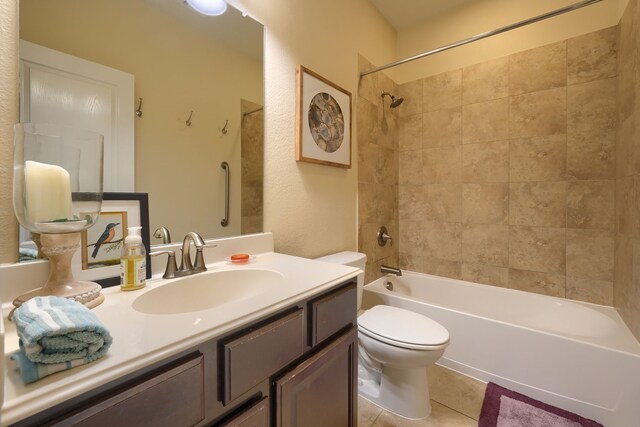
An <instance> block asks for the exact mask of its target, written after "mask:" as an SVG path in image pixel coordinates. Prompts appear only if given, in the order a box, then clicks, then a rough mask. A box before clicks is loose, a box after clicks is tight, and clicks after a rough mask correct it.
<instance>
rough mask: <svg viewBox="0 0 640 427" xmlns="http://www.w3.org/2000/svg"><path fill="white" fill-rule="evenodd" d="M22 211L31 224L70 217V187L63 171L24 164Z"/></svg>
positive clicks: (66, 174)
mask: <svg viewBox="0 0 640 427" xmlns="http://www.w3.org/2000/svg"><path fill="white" fill-rule="evenodd" d="M24 186H25V197H26V200H25V208H26V214H27V217H28V218H29V219H30V222H33V223H35V222H45V221H54V220H57V219H63V218H70V217H71V184H70V179H69V172H67V171H66V170H65V169H64V168H61V167H60V166H56V165H49V164H46V163H39V162H34V161H31V160H27V161H26V162H25V166H24Z"/></svg>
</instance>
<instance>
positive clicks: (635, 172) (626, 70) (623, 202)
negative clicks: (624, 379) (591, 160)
mask: <svg viewBox="0 0 640 427" xmlns="http://www.w3.org/2000/svg"><path fill="white" fill-rule="evenodd" d="M639 9H640V7H638V1H637V0H630V1H629V4H628V6H627V9H626V10H625V13H624V14H623V16H622V20H621V21H620V25H619V26H618V30H619V57H618V70H619V85H618V105H619V108H618V143H617V145H616V159H617V167H616V170H617V177H616V248H615V251H616V269H615V271H616V280H615V287H614V294H613V302H614V305H615V307H616V308H617V309H618V311H619V313H620V314H621V315H622V317H623V318H624V320H625V321H626V323H627V325H628V326H629V328H630V329H631V331H632V332H633V333H634V335H635V336H636V338H638V339H639V340H640V78H639V77H640V76H639V75H638V72H640V71H639V70H638V61H639V57H638V49H640V31H639V30H638V25H639V24H640V10H639Z"/></svg>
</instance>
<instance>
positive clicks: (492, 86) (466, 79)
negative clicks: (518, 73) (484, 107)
mask: <svg viewBox="0 0 640 427" xmlns="http://www.w3.org/2000/svg"><path fill="white" fill-rule="evenodd" d="M507 95H509V59H508V58H507V57H505V58H499V59H494V60H492V61H486V62H482V63H480V64H476V65H471V66H469V67H465V68H463V69H462V104H463V105H466V104H472V103H475V102H483V101H488V100H490V99H498V98H504V97H505V96H507Z"/></svg>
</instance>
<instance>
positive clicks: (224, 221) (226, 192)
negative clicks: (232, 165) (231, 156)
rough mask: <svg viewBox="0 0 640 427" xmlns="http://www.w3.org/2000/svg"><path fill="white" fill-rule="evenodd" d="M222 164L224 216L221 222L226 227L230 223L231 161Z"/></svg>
mask: <svg viewBox="0 0 640 427" xmlns="http://www.w3.org/2000/svg"><path fill="white" fill-rule="evenodd" d="M220 166H221V167H222V169H224V218H222V221H220V224H221V225H222V226H223V227H226V226H227V225H229V163H227V162H222V163H221V164H220Z"/></svg>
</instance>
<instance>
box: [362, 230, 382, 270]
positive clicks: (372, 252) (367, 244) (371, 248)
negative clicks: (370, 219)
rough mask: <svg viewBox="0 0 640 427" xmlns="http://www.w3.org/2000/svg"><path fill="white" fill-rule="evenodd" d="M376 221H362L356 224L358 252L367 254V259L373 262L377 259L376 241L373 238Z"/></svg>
mask: <svg viewBox="0 0 640 427" xmlns="http://www.w3.org/2000/svg"><path fill="white" fill-rule="evenodd" d="M377 227H379V226H378V225H377V223H364V224H359V225H358V252H362V253H364V254H367V261H371V262H374V261H376V260H378V259H379V253H378V248H377V245H378V242H377V240H376V239H375V233H376V232H377Z"/></svg>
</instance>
